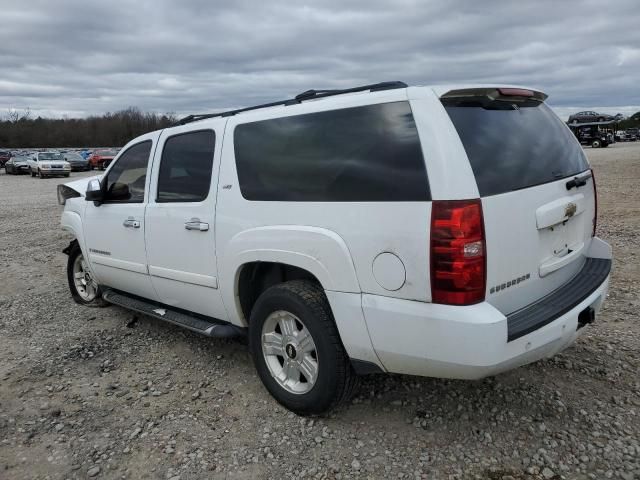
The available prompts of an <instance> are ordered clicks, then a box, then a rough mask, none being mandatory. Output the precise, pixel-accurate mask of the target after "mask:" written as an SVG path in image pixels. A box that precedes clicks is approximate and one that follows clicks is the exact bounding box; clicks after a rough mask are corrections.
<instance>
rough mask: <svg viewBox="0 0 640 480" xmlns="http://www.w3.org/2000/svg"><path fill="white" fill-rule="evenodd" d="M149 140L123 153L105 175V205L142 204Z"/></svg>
mask: <svg viewBox="0 0 640 480" xmlns="http://www.w3.org/2000/svg"><path fill="white" fill-rule="evenodd" d="M150 153H151V140H147V141H146V142H142V143H138V144H137V145H134V146H133V147H131V148H129V149H128V150H127V151H126V152H124V153H123V154H122V155H121V156H120V158H118V161H117V162H116V163H115V165H113V167H112V168H111V170H109V173H108V174H107V178H106V179H105V181H106V187H105V203H142V202H143V201H144V190H145V183H146V180H147V165H148V164H149V154H150Z"/></svg>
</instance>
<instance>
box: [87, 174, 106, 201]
mask: <svg viewBox="0 0 640 480" xmlns="http://www.w3.org/2000/svg"><path fill="white" fill-rule="evenodd" d="M84 199H85V200H86V201H87V202H94V203H95V205H96V207H97V206H98V205H100V204H101V203H102V202H103V201H104V192H103V191H102V185H100V180H98V179H95V178H94V179H93V180H90V181H89V185H87V192H86V193H85V195H84Z"/></svg>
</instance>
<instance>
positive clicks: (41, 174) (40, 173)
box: [38, 170, 44, 179]
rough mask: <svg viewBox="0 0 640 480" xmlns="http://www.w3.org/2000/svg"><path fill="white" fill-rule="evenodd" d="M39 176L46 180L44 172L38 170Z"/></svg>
mask: <svg viewBox="0 0 640 480" xmlns="http://www.w3.org/2000/svg"><path fill="white" fill-rule="evenodd" d="M38 176H39V177H40V178H41V179H42V178H44V174H43V173H42V170H38Z"/></svg>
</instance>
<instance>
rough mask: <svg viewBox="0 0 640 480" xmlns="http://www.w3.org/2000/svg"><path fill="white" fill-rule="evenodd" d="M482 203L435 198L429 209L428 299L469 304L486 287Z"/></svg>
mask: <svg viewBox="0 0 640 480" xmlns="http://www.w3.org/2000/svg"><path fill="white" fill-rule="evenodd" d="M485 255H486V254H485V239H484V222H483V219H482V203H481V202H480V199H475V200H451V201H440V200H436V201H434V202H433V204H432V210H431V300H432V302H434V303H444V304H448V305H471V304H473V303H478V302H481V301H483V300H484V293H485V286H486V257H485Z"/></svg>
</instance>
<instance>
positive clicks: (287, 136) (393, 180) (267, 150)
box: [234, 102, 430, 202]
mask: <svg viewBox="0 0 640 480" xmlns="http://www.w3.org/2000/svg"><path fill="white" fill-rule="evenodd" d="M234 146H235V155H236V167H237V170H238V178H239V181H240V190H241V192H242V195H243V197H244V198H246V199H247V200H275V201H294V202H295V201H298V202H305V201H306V202H313V201H315V202H349V201H352V202H355V201H361V202H376V201H423V200H429V199H430V192H429V184H428V182H427V172H426V169H425V164H424V159H423V157H422V150H421V148H420V141H419V138H418V131H417V129H416V125H415V122H414V120H413V115H412V113H411V108H410V106H409V103H408V102H395V103H385V104H378V105H368V106H364V107H355V108H345V109H340V110H332V111H328V112H317V113H309V114H305V115H296V116H291V117H285V118H277V119H273V120H263V121H259V122H253V123H246V124H242V125H238V126H237V127H236V129H235V133H234Z"/></svg>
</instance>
